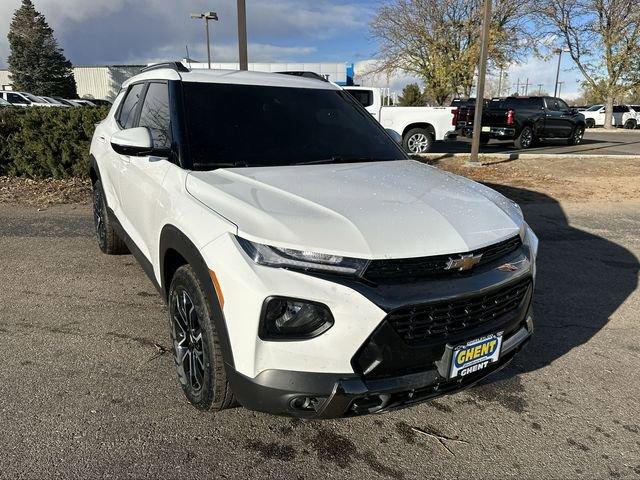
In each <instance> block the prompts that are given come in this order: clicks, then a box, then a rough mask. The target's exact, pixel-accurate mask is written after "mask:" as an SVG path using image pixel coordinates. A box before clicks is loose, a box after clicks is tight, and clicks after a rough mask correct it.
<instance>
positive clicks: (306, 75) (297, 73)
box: [275, 71, 329, 82]
mask: <svg viewBox="0 0 640 480" xmlns="http://www.w3.org/2000/svg"><path fill="white" fill-rule="evenodd" d="M275 73H280V74H282V75H293V76H295V77H304V78H312V79H314V80H320V81H322V82H328V81H329V80H327V79H326V78H325V77H323V76H322V75H319V74H317V73H316V72H305V71H288V72H275Z"/></svg>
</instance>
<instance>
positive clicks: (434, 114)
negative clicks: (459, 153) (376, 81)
mask: <svg viewBox="0 0 640 480" xmlns="http://www.w3.org/2000/svg"><path fill="white" fill-rule="evenodd" d="M343 88H344V89H345V90H346V91H348V92H349V93H350V94H351V95H353V96H354V97H355V98H356V100H358V102H360V104H362V106H363V107H364V108H366V109H367V111H368V112H369V113H371V115H373V117H374V118H375V119H376V120H378V121H379V122H380V123H381V124H382V126H383V127H384V128H386V129H388V130H393V131H394V132H396V133H397V134H398V135H400V136H401V137H402V146H403V147H404V149H405V150H406V151H407V152H409V153H412V154H416V153H425V152H428V151H429V150H431V147H433V142H434V141H436V140H445V139H447V138H448V137H449V136H450V135H452V134H453V130H454V129H455V126H454V113H453V111H454V110H455V107H392V106H383V101H382V99H383V95H382V89H381V88H376V87H343Z"/></svg>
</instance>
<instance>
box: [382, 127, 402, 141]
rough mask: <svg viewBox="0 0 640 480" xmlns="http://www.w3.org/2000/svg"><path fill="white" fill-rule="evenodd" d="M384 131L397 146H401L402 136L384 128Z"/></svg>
mask: <svg viewBox="0 0 640 480" xmlns="http://www.w3.org/2000/svg"><path fill="white" fill-rule="evenodd" d="M385 130H386V131H387V133H388V134H389V135H390V136H391V138H393V140H394V141H395V142H396V143H397V144H398V145H402V135H400V134H399V133H398V132H396V131H395V130H392V129H391V128H385Z"/></svg>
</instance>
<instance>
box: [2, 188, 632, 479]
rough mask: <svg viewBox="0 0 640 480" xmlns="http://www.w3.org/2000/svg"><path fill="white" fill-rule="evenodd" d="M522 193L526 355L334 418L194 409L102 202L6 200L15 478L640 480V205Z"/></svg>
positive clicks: (6, 383)
mask: <svg viewBox="0 0 640 480" xmlns="http://www.w3.org/2000/svg"><path fill="white" fill-rule="evenodd" d="M505 189H508V190H509V192H511V193H512V194H513V196H515V197H517V198H526V199H527V202H526V203H525V205H524V209H525V213H526V214H527V216H528V219H529V222H530V223H531V224H532V226H533V227H534V229H535V230H536V231H537V233H538V234H539V236H540V239H541V247H540V248H541V250H540V260H539V267H538V268H539V273H538V287H537V291H536V299H535V309H536V316H537V321H536V332H535V336H534V338H533V340H532V342H531V343H530V344H529V346H528V347H527V349H526V350H525V351H524V352H523V353H522V354H521V355H520V356H519V357H517V358H516V360H515V361H514V362H513V363H512V364H511V365H510V366H509V367H508V368H506V369H505V370H503V371H502V372H500V373H498V374H496V375H495V376H493V377H491V378H489V379H488V380H487V381H485V382H484V383H483V384H481V385H479V386H477V387H475V388H472V389H470V390H467V391H465V392H461V393H458V394H456V395H453V396H449V397H443V398H441V399H438V400H434V401H431V402H428V403H425V404H422V405H419V406H416V407H414V408H410V409H405V410H402V411H399V412H393V413H388V414H384V415H374V416H366V417H360V418H353V419H348V420H331V421H323V422H318V421H315V422H313V421H299V420H293V419H289V418H284V417H275V416H270V415H266V414H260V413H254V412H250V411H247V410H244V409H242V408H236V409H232V410H229V411H225V412H223V413H220V414H216V415H211V414H203V413H200V412H197V411H195V410H194V409H193V408H192V407H190V406H189V405H187V404H186V402H185V400H184V398H183V396H182V393H181V391H180V389H179V386H178V382H177V379H176V377H175V374H174V371H173V366H172V361H171V359H170V358H169V356H168V354H163V353H162V352H163V351H164V347H166V346H167V345H168V333H167V329H166V325H165V321H166V320H165V315H166V311H165V307H164V305H163V303H162V301H161V299H160V297H159V296H158V295H157V293H156V292H155V290H154V288H153V287H152V285H151V283H150V282H149V281H148V280H147V279H146V277H145V276H144V274H143V272H142V270H141V268H140V267H139V266H138V265H137V264H136V263H135V261H134V259H133V258H132V257H131V256H118V257H109V256H105V255H102V254H101V253H100V252H99V251H98V248H97V246H96V245H95V242H94V239H93V238H92V227H91V214H90V208H89V206H88V205H59V206H50V207H49V208H48V209H47V210H46V211H37V209H36V207H33V206H24V205H6V204H5V205H0V252H1V253H0V259H1V262H0V264H1V265H2V269H0V285H2V289H0V312H1V313H0V348H1V349H2V350H3V351H4V352H5V354H4V355H3V362H2V366H1V367H0V425H1V426H2V434H1V435H0V452H2V453H1V454H0V477H2V478H22V477H31V478H35V477H37V478H42V477H61V478H95V477H124V476H132V477H153V478H159V477H162V478H176V477H181V478H206V477H209V476H215V477H216V478H228V477H234V478H235V477H243V478H265V477H269V478H319V477H326V478H345V477H349V478H364V477H367V478H399V479H404V478H406V479H411V478H416V479H418V478H420V479H424V478H574V477H582V478H604V477H627V478H637V477H639V476H640V421H639V418H640V402H638V398H637V392H638V389H639V388H640V376H639V375H638V371H639V370H640V348H639V347H638V345H640V333H639V331H638V324H639V323H640V294H639V293H638V268H639V263H638V256H640V235H639V232H640V202H637V201H631V200H626V201H622V200H619V201H618V202H617V203H604V202H584V203H581V204H572V203H566V204H560V203H558V202H556V201H555V200H554V199H553V198H551V197H548V196H546V195H543V194H541V193H536V192H525V191H524V190H522V189H521V188H513V187H511V188H507V187H505Z"/></svg>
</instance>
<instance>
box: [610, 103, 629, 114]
mask: <svg viewBox="0 0 640 480" xmlns="http://www.w3.org/2000/svg"><path fill="white" fill-rule="evenodd" d="M628 111H629V107H627V106H626V105H614V107H613V113H626V112H628Z"/></svg>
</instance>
